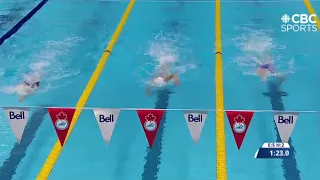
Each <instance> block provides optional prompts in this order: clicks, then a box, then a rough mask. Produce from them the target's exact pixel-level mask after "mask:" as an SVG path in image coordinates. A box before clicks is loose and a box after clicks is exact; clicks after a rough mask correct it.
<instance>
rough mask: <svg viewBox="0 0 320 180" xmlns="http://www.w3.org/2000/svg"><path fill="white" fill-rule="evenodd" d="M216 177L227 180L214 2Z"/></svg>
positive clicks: (218, 32) (218, 28) (218, 7)
mask: <svg viewBox="0 0 320 180" xmlns="http://www.w3.org/2000/svg"><path fill="white" fill-rule="evenodd" d="M215 19H216V22H215V24H216V33H215V35H216V42H215V46H216V55H215V56H216V69H215V71H216V72H215V75H216V76H215V77H216V109H217V111H216V176H217V178H216V179H218V180H227V179H228V174H227V152H226V132H225V125H224V94H223V92H224V91H223V66H222V43H221V3H220V0H217V1H216V18H215Z"/></svg>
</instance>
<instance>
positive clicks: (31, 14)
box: [0, 0, 49, 46]
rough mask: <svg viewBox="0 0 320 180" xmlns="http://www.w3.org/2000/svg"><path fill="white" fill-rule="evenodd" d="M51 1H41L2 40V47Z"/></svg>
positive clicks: (0, 42)
mask: <svg viewBox="0 0 320 180" xmlns="http://www.w3.org/2000/svg"><path fill="white" fill-rule="evenodd" d="M48 1H49V0H43V1H41V2H40V3H39V4H38V5H37V6H36V7H35V8H33V9H32V10H31V11H30V12H29V13H28V14H27V15H26V16H24V17H23V18H22V19H21V20H20V21H19V22H18V23H17V24H16V25H14V26H13V27H12V28H11V29H10V30H9V31H8V32H7V33H6V34H4V35H3V36H2V37H1V38H0V46H1V45H2V44H3V43H4V41H5V40H7V39H9V38H10V37H11V36H12V35H14V34H15V33H16V32H18V30H19V29H20V28H21V27H22V26H23V25H24V24H25V23H26V22H27V21H29V20H30V19H31V18H32V16H33V15H35V14H36V13H37V12H38V11H39V10H40V9H41V8H42V7H43V6H44V5H45V4H46V3H47V2H48Z"/></svg>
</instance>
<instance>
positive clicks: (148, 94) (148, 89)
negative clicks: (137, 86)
mask: <svg viewBox="0 0 320 180" xmlns="http://www.w3.org/2000/svg"><path fill="white" fill-rule="evenodd" d="M150 90H151V88H150V86H148V87H147V89H146V94H147V96H150Z"/></svg>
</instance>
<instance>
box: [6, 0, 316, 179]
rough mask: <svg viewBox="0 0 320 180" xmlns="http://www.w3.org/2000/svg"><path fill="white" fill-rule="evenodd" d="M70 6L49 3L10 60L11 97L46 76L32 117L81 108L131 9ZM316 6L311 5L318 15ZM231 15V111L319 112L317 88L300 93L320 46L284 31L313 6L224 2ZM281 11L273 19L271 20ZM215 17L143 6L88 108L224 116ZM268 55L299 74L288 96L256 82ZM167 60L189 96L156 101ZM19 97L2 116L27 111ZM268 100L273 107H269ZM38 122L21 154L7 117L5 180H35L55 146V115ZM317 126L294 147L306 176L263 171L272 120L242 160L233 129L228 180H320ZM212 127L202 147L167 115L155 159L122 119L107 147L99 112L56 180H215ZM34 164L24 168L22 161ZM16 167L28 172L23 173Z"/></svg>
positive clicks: (310, 124) (206, 11)
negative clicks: (258, 55) (152, 87)
mask: <svg viewBox="0 0 320 180" xmlns="http://www.w3.org/2000/svg"><path fill="white" fill-rule="evenodd" d="M61 3H62V1H49V2H48V3H47V4H46V5H45V6H44V7H43V8H42V9H41V10H40V11H39V12H37V13H36V14H35V16H34V17H33V18H32V19H31V20H30V21H28V23H27V24H25V25H24V26H23V27H22V28H21V29H20V30H19V31H18V32H17V33H16V34H15V35H14V36H13V37H11V38H10V39H9V40H8V41H6V42H5V43H4V44H3V45H2V46H1V48H0V54H1V59H2V62H1V63H2V64H3V65H2V67H3V69H1V72H2V73H1V75H2V79H3V81H2V82H1V86H2V87H4V86H5V87H7V86H10V85H14V84H15V83H17V82H18V80H19V78H20V77H21V75H22V74H23V73H27V72H28V71H30V70H32V69H33V68H34V67H41V68H44V69H45V70H46V73H47V75H46V79H45V80H44V87H45V88H44V89H45V90H43V92H41V93H39V94H37V95H35V96H33V97H30V98H28V99H27V100H26V101H25V102H24V103H23V105H26V106H27V105H36V106H64V107H73V106H75V104H76V103H77V101H78V99H79V97H80V95H81V93H82V91H83V89H84V87H85V86H86V83H87V82H88V80H89V78H90V76H91V74H92V72H93V70H94V69H95V67H96V64H97V63H98V60H99V58H100V56H101V54H102V52H103V51H104V49H105V47H106V46H107V43H108V42H109V40H110V38H111V36H112V34H113V31H114V29H115V28H116V26H117V24H118V22H119V21H120V19H121V16H122V14H123V12H124V11H125V9H126V7H127V5H128V2H106V1H99V2H92V1H76V2H67V3H66V2H65V1H63V3H64V5H63V6H61ZM317 4H318V6H319V5H320V4H319V3H316V2H313V3H312V5H313V6H314V8H317ZM221 6H222V12H221V18H222V20H221V21H222V43H223V62H224V74H223V78H224V94H225V109H229V110H230V109H245V110H246V109H247V110H252V109H254V110H269V109H271V108H275V109H277V108H278V109H280V110H281V108H282V107H284V108H285V109H286V110H318V104H317V102H316V101H315V100H313V99H317V94H316V90H318V84H317V83H315V82H313V81H305V82H304V83H303V86H298V81H303V80H305V79H308V77H310V76H314V75H316V74H317V71H318V68H317V66H316V62H310V60H313V59H316V58H317V57H316V47H314V46H316V42H317V40H318V38H319V37H318V36H319V35H317V34H314V33H309V34H308V33H304V34H303V33H282V32H280V21H278V19H280V17H281V15H282V14H284V13H287V14H290V13H291V14H293V13H307V10H306V8H305V6H304V4H303V3H302V2H294V3H292V2H290V3H274V2H255V3H241V2H233V3H231V2H224V3H222V5H221ZM239 6H241V8H239ZM283 6H285V8H283ZM276 7H279V8H276ZM280 7H281V9H280ZM271 8H272V13H270V11H267V10H270V9H271ZM316 10H317V9H316ZM58 11H59V14H57V13H54V12H58ZM214 12H215V4H214V3H213V2H202V3H193V2H181V1H179V2H170V3H169V2H162V3H160V2H148V3H147V2H139V1H138V2H136V4H135V6H134V8H133V10H132V12H131V14H130V16H129V19H128V21H127V23H126V25H125V27H124V29H123V32H122V33H121V35H120V37H119V39H118V43H117V44H116V46H115V48H114V49H113V51H112V55H111V56H110V57H109V60H108V63H107V65H106V67H105V69H104V71H103V73H102V75H101V76H100V79H99V81H98V83H97V84H96V86H95V88H94V90H93V92H92V94H91V97H90V98H89V100H88V102H87V104H86V106H87V107H104V108H165V109H193V108H194V109H215V95H216V93H215V77H214V71H215V56H214V40H215V34H214V32H215V16H214V15H215V14H214ZM52 14H55V15H54V16H53V15H52ZM235 17H236V18H235ZM278 27H279V28H278ZM301 44H303V45H304V46H301ZM259 50H263V51H268V50H269V51H270V52H271V54H272V55H273V56H280V55H281V59H282V61H279V65H281V67H280V69H281V71H288V73H289V74H288V79H287V81H286V82H285V84H283V86H282V87H280V88H281V91H285V92H286V93H288V96H286V97H281V96H279V95H281V93H279V89H277V88H278V86H271V88H270V89H268V87H267V86H266V85H265V84H263V83H261V81H260V80H259V79H258V78H257V77H256V76H255V75H254V74H252V68H250V66H247V65H248V63H249V64H250V61H246V58H247V57H248V55H250V53H251V52H252V51H259ZM168 56H169V57H172V56H174V57H177V58H176V59H179V61H178V62H176V63H177V67H176V69H175V71H178V72H179V73H181V77H180V78H181V82H182V83H181V86H180V87H179V88H176V87H172V86H170V87H168V88H165V89H161V90H159V91H158V92H157V93H156V94H155V95H153V96H150V97H147V96H146V95H145V81H146V80H148V78H149V77H150V75H149V74H150V73H152V72H153V69H154V67H155V66H156V65H157V64H158V63H159V62H158V61H155V59H157V58H158V57H168ZM292 58H294V63H292V62H293V61H291V60H292ZM307 61H309V62H307ZM17 62H19V65H18V67H17ZM289 62H291V63H289ZM30 64H32V66H31V67H30V68H29V65H30ZM290 68H291V69H290ZM306 69H307V70H308V71H307V70H306ZM289 70H292V71H289ZM299 83H300V82H299ZM301 83H302V82H301ZM309 91H310V92H309ZM9 92H10V91H9ZM9 92H8V91H6V92H3V93H1V99H2V100H3V101H1V105H2V106H8V104H7V102H10V104H9V105H10V106H17V105H20V104H19V103H18V102H17V100H16V99H17V97H16V96H14V95H12V94H8V93H9ZM264 92H265V93H269V94H270V96H264V95H263V94H262V93H264ZM306 92H307V93H306ZM58 97H59V98H58ZM293 97H294V98H293ZM279 98H282V99H283V101H279ZM270 102H271V103H273V104H271V103H270ZM274 103H275V104H274ZM32 110H33V113H32V116H31V118H30V122H33V126H30V127H29V129H26V132H25V136H24V139H23V143H22V145H15V144H14V143H15V141H14V137H13V135H12V134H11V132H10V131H11V130H10V129H9V126H8V125H7V120H6V119H5V118H4V117H3V114H2V113H1V118H0V123H1V126H0V128H1V129H0V133H1V136H0V140H1V142H3V143H1V156H0V163H1V164H2V163H3V166H2V168H1V170H0V172H1V173H0V177H1V176H3V174H4V173H3V172H4V171H6V173H5V175H6V176H3V177H6V178H8V177H11V176H12V177H13V179H35V177H37V175H38V173H39V171H40V169H41V167H42V165H43V163H44V162H45V160H46V158H47V157H48V154H49V153H50V151H51V149H52V147H53V145H54V143H55V142H56V140H57V136H56V134H55V132H54V128H53V127H52V123H51V120H50V119H49V116H48V115H47V114H46V112H45V111H43V110H41V109H32ZM317 118H318V115H317V114H314V113H301V116H300V117H299V121H298V122H297V126H296V128H295V130H294V133H293V136H292V141H293V146H294V147H295V150H296V154H295V160H296V162H297V165H296V164H294V163H293V162H285V165H283V167H281V163H282V161H279V160H254V159H253V155H254V153H255V151H256V150H257V148H258V147H260V146H261V145H262V143H263V142H266V141H269V142H270V141H275V140H276V131H275V130H274V125H273V122H272V121H273V120H272V114H271V113H267V112H259V113H256V114H255V116H254V119H253V120H252V124H251V125H250V129H249V131H248V133H247V136H246V139H245V140H244V143H243V146H242V148H241V150H240V151H238V150H237V148H236V146H235V143H234V139H233V137H232V133H231V130H230V127H229V125H228V124H226V133H227V136H226V140H227V144H226V146H227V165H228V177H229V179H244V178H247V179H248V178H249V179H270V178H273V179H286V180H289V179H290V180H291V179H298V177H301V178H302V179H315V178H316V177H317V176H318V174H317V173H316V170H317V162H318V161H319V160H320V159H319V158H318V157H317V156H314V155H313V154H315V153H316V150H317V147H316V146H317V145H316V144H315V143H314V144H311V145H310V144H308V143H307V142H308V141H313V142H315V141H316V137H317V136H319V130H318V129H316V128H315V127H316V126H315V124H319V123H318V122H317V121H316V119H317ZM303 119H307V120H306V121H304V120H303ZM302 124H304V125H302ZM214 127H215V113H214V112H209V113H208V119H207V121H206V124H205V127H204V130H203V132H202V136H201V139H200V141H199V142H198V144H197V145H194V144H193V142H192V140H191V138H190V135H189V132H188V129H187V126H186V124H185V121H184V119H183V112H181V111H171V110H168V111H167V113H166V115H165V117H164V119H163V128H161V129H160V130H159V132H158V133H159V134H158V137H157V140H156V142H155V144H154V147H153V149H152V151H149V152H148V151H147V147H148V144H147V141H146V138H145V135H144V133H143V130H142V128H141V125H140V122H139V120H138V116H137V115H136V112H135V111H122V112H121V114H120V116H119V120H118V123H117V126H116V129H115V132H114V134H113V138H112V140H111V143H110V144H109V146H108V147H107V146H106V145H105V144H104V142H103V139H102V137H101V133H100V132H99V128H98V126H97V124H96V121H95V119H94V116H93V113H92V111H90V110H83V112H82V114H81V116H80V118H79V121H78V122H77V124H76V126H75V128H74V130H73V132H72V135H71V136H70V139H69V141H68V142H67V144H66V145H65V146H64V150H63V152H62V153H61V155H60V158H59V159H58V161H57V163H56V165H55V167H54V169H53V171H52V172H51V175H50V177H49V179H72V178H73V179H75V178H77V179H90V178H94V179H117V180H118V179H119V180H121V179H137V180H138V179H146V180H149V179H177V180H178V179H179V180H180V179H190V180H191V179H192V180H193V179H196V180H198V179H203V180H204V179H216V163H215V159H216V156H215V155H216V150H215V149H216V146H215V134H214V132H215V129H214ZM306 128H309V129H310V130H309V129H306ZM32 136H34V138H33V137H32ZM31 140H32V143H30V144H28V143H27V142H30V141H31ZM308 146H310V147H312V148H307V147H308ZM10 153H11V156H10ZM24 153H26V155H25V156H24V157H22V156H19V155H22V154H24ZM10 158H11V159H10ZM249 161H250V162H249ZM251 161H252V162H251ZM15 163H20V164H19V166H17V168H16V167H15V166H16V164H15ZM30 167H32V168H30ZM307 170H308V171H307ZM283 171H285V173H286V171H287V173H289V175H288V176H286V175H287V174H285V173H284V172H283ZM2 173H3V174H2ZM284 174H285V176H286V177H284Z"/></svg>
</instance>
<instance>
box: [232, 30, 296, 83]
mask: <svg viewBox="0 0 320 180" xmlns="http://www.w3.org/2000/svg"><path fill="white" fill-rule="evenodd" d="M236 31H237V32H240V33H241V35H240V36H238V37H235V38H233V39H232V44H234V45H235V46H236V47H237V48H238V49H240V50H241V53H240V55H238V56H236V57H234V58H233V62H234V63H236V64H237V66H238V68H239V70H240V71H241V72H242V73H243V74H244V75H251V76H258V75H259V73H258V72H259V71H258V70H259V69H260V67H263V66H264V65H269V64H270V65H272V66H273V68H274V69H275V72H274V73H267V74H266V76H267V78H268V77H275V76H285V75H287V74H292V73H295V70H296V69H295V68H294V58H293V57H292V58H290V57H289V58H288V57H283V56H282V54H283V52H284V51H285V49H286V47H285V46H284V45H281V44H278V43H277V42H276V41H275V40H274V39H273V37H272V32H271V31H270V30H268V29H265V28H264V29H263V28H261V27H260V28H259V27H258V28H257V26H254V25H246V26H240V27H236ZM260 72H261V71H260ZM260 75H261V74H260Z"/></svg>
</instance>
